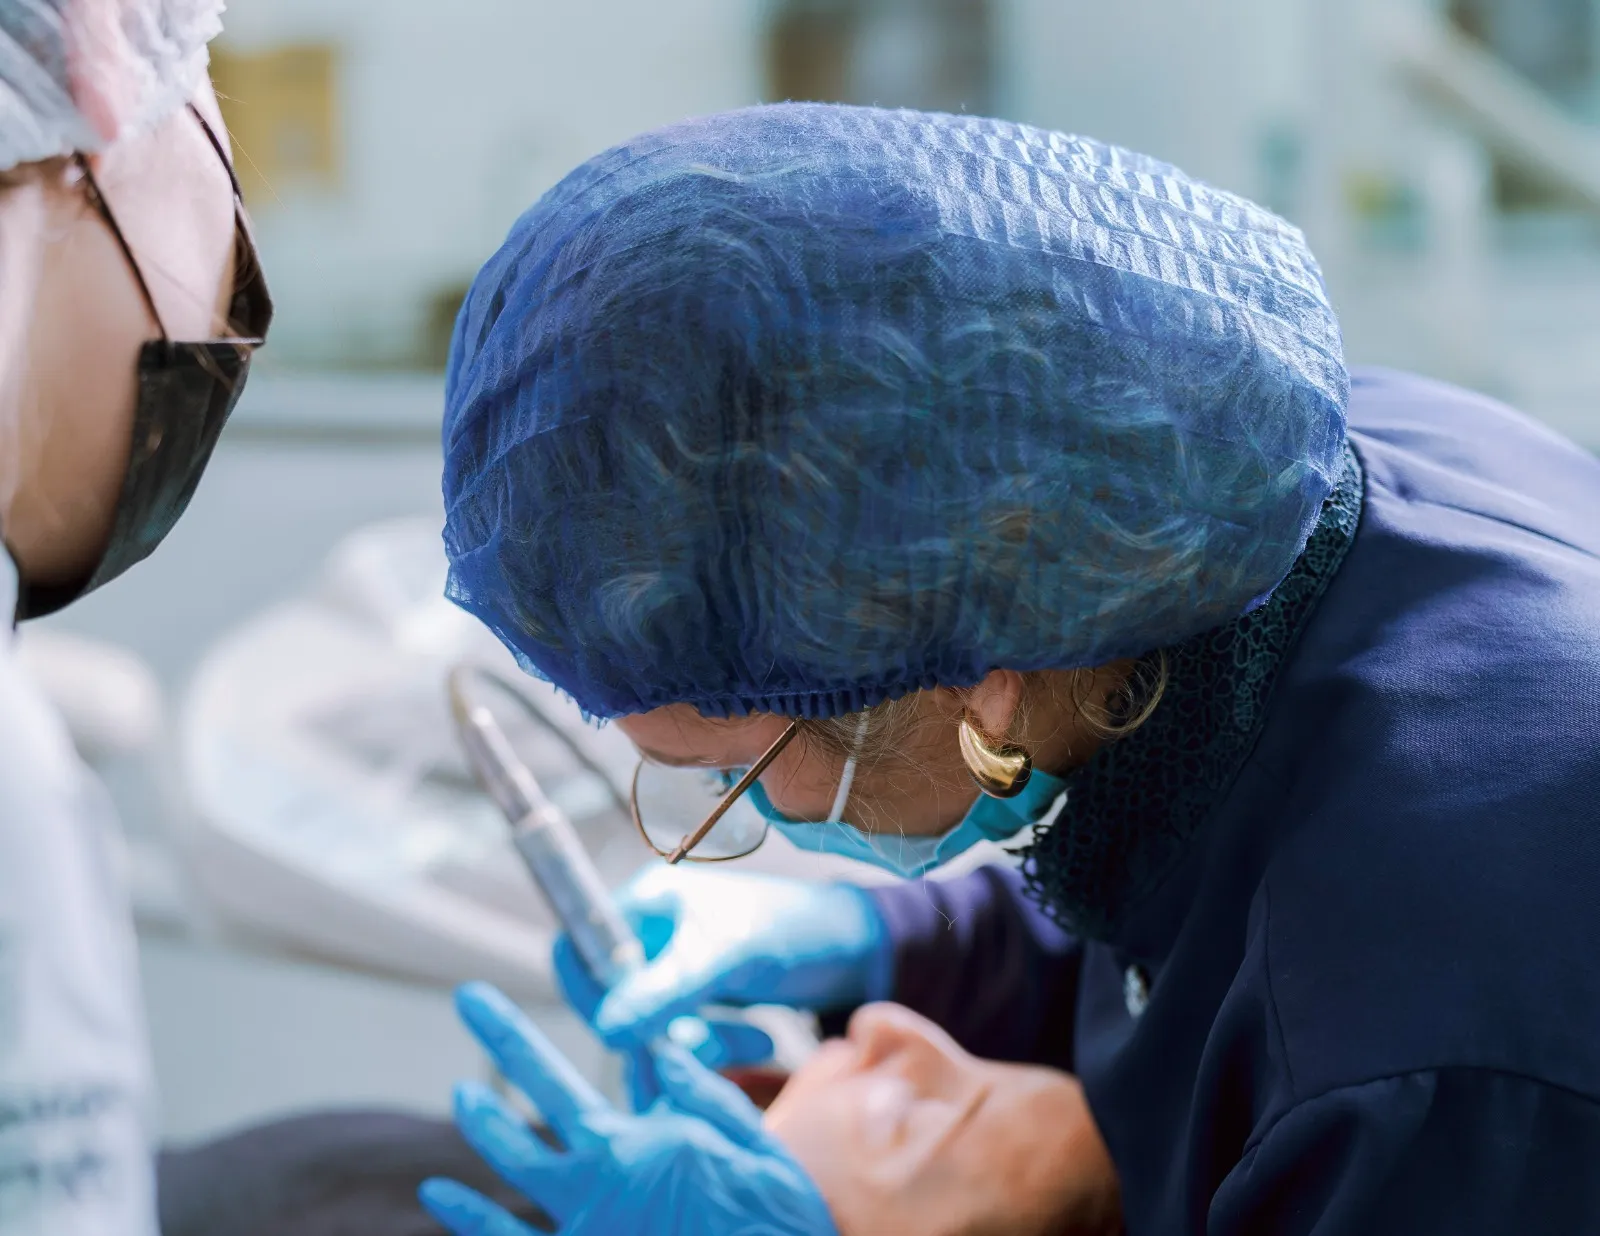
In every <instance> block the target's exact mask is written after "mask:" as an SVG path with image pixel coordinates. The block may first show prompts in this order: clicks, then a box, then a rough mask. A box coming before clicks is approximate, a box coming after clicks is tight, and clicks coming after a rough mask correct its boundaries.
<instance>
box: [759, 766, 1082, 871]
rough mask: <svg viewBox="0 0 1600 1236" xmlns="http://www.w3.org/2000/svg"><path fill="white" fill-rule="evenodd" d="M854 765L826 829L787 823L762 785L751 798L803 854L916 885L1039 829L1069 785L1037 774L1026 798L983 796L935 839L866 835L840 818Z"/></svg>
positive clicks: (1024, 790)
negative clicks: (838, 859) (856, 864)
mask: <svg viewBox="0 0 1600 1236" xmlns="http://www.w3.org/2000/svg"><path fill="white" fill-rule="evenodd" d="M854 764H855V761H854V760H851V761H850V763H849V764H847V765H846V766H845V776H844V778H843V780H842V781H841V784H840V787H839V788H840V794H839V797H838V799H836V800H835V802H834V809H833V812H832V813H831V814H832V818H831V819H830V820H829V821H828V822H827V823H825V824H816V823H803V822H801V821H799V820H791V819H789V817H788V816H786V815H784V814H783V813H782V812H780V811H779V810H778V809H777V808H776V807H774V806H773V805H772V800H771V799H769V798H768V797H767V794H766V791H765V790H763V789H762V788H761V783H760V782H759V781H757V782H756V783H755V784H754V785H752V786H751V787H750V789H749V790H748V791H747V792H748V794H749V797H750V801H751V803H752V804H753V805H754V806H755V808H756V810H757V811H759V812H761V814H762V815H764V816H766V817H767V819H768V821H770V822H771V824H772V826H773V827H774V828H776V829H777V830H778V831H779V832H780V833H782V834H783V835H784V836H785V837H787V838H788V839H789V840H790V841H792V842H793V843H794V844H795V845H797V846H799V847H800V848H801V849H802V850H811V851H813V852H815V853H819V854H842V855H843V856H844V857H846V858H854V859H859V860H860V861H861V862H864V863H871V864H872V865H873V866H874V867H882V868H883V869H884V870H885V871H892V872H894V873H895V874H896V875H901V876H905V877H906V878H907V879H915V878H916V877H917V876H921V875H926V874H927V873H928V872H929V871H932V870H933V869H934V868H935V867H938V866H940V865H942V864H944V863H948V862H949V861H950V860H951V859H952V858H954V857H955V856H956V855H958V854H961V853H963V852H964V851H966V850H970V849H971V848H972V847H973V846H975V845H977V844H978V842H980V841H1006V840H1009V839H1010V838H1012V837H1015V836H1016V835H1017V834H1018V833H1020V832H1021V831H1022V830H1023V829H1024V828H1027V827H1028V826H1029V825H1030V824H1037V823H1038V822H1039V821H1040V820H1042V819H1043V818H1044V817H1045V816H1047V815H1049V814H1050V809H1051V808H1052V807H1054V806H1055V804H1056V800H1057V799H1059V798H1060V797H1061V795H1062V794H1063V793H1065V792H1066V788H1067V783H1066V782H1065V781H1063V780H1062V779H1061V778H1060V777H1052V776H1051V775H1050V774H1049V773H1046V772H1040V771H1039V770H1038V769H1037V768H1036V769H1034V770H1033V775H1032V776H1030V777H1029V778H1028V783H1027V785H1025V786H1023V787H1022V792H1021V793H1019V794H1017V795H1016V796H1015V797H1014V798H990V797H989V796H988V795H987V794H980V795H979V796H978V801H977V802H975V803H973V804H972V806H971V807H970V808H968V810H967V814H966V815H964V816H963V817H962V818H961V823H959V824H957V825H956V826H955V827H954V828H952V829H951V830H950V831H949V832H947V833H940V834H937V835H935V836H931V837H907V836H905V835H903V834H901V833H864V832H862V831H861V830H860V829H857V828H852V827H851V826H850V825H848V824H846V823H844V822H843V821H842V820H841V819H840V818H839V817H840V815H841V814H842V812H843V809H844V800H845V799H846V798H847V797H848V795H849V786H850V782H851V780H852V779H853V773H854V772H855V769H854Z"/></svg>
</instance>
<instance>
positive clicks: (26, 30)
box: [0, 0, 223, 171]
mask: <svg viewBox="0 0 1600 1236" xmlns="http://www.w3.org/2000/svg"><path fill="white" fill-rule="evenodd" d="M222 8H223V0H0V171H5V170H7V169H9V168H12V167H16V166H18V165H19V164H23V163H33V162H36V161H38V160H40V159H50V158H55V157H57V156H59V155H69V154H73V153H74V152H83V153H86V154H87V153H92V152H94V151H97V150H101V149H103V148H105V147H106V146H109V145H111V144H112V143H113V142H115V141H116V140H117V139H119V138H121V137H126V136H130V135H132V134H136V133H139V132H143V131H145V130H147V129H149V128H151V127H153V126H154V125H156V124H157V123H159V122H160V121H161V120H163V119H164V118H165V117H166V116H168V115H169V114H171V113H172V112H173V111H176V110H177V109H178V108H180V107H182V106H183V105H184V104H185V103H186V102H188V101H189V99H190V98H192V97H193V95H194V92H195V90H196V89H197V88H198V87H199V85H200V79H201V76H202V74H204V72H205V69H206V63H207V54H206V44H207V43H209V42H210V41H211V40H212V39H213V38H215V37H216V35H217V33H218V32H219V31H220V30H221V29H222Z"/></svg>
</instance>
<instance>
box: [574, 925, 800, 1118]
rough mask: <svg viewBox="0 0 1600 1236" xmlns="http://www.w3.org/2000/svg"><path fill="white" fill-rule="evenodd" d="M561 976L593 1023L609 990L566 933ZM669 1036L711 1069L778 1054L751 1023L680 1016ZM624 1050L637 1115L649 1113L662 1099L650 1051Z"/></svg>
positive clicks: (580, 1012) (758, 1061)
mask: <svg viewBox="0 0 1600 1236" xmlns="http://www.w3.org/2000/svg"><path fill="white" fill-rule="evenodd" d="M555 972H556V980H557V982H558V983H560V985H561V991H562V994H563V995H564V996H565V997H566V1000H567V1003H568V1004H569V1005H570V1006H571V1007H572V1009H573V1011H575V1012H576V1013H577V1014H578V1016H580V1017H582V1018H583V1019H584V1020H585V1021H587V1022H590V1023H593V1021H594V1011H595V1009H596V1008H597V1007H598V1006H599V1004H600V1001H601V1000H603V999H604V998H605V994H606V989H605V988H604V987H602V986H601V985H600V983H599V981H598V980H597V979H596V978H595V977H594V975H592V974H590V973H589V968H588V967H587V966H585V965H584V964H583V958H581V957H579V956H578V950H577V949H575V948H573V947H572V941H571V940H570V939H569V938H568V937H567V936H565V935H562V936H558V937H557V939H556V945H555ZM667 1037H668V1038H670V1039H671V1040H672V1041H673V1042H674V1043H677V1044H678V1046H680V1047H682V1048H685V1049H686V1050H688V1051H692V1052H693V1053H694V1055H695V1059H697V1060H699V1061H700V1063H701V1064H703V1065H705V1066H706V1067H707V1068H708V1069H731V1068H737V1067H739V1066H740V1065H755V1064H765V1063H766V1062H767V1061H768V1060H770V1059H772V1053H773V1050H774V1049H773V1043H772V1038H771V1036H770V1035H768V1034H767V1032H766V1031H765V1030H763V1029H761V1027H760V1026H753V1025H750V1024H749V1023H747V1022H737V1021H727V1020H721V1019H717V1020H712V1019H703V1018H699V1017H688V1016H685V1017H678V1018H675V1019H674V1020H673V1021H672V1022H670V1023H669V1024H668V1027H667ZM620 1050H621V1054H622V1058H623V1064H624V1071H623V1080H624V1082H625V1084H626V1086H627V1090H628V1100H629V1102H630V1103H631V1104H632V1105H633V1110H634V1111H636V1112H642V1111H647V1110H649V1108H650V1105H651V1104H653V1103H654V1102H655V1101H656V1099H658V1098H659V1097H660V1096H661V1088H660V1086H659V1085H657V1083H656V1069H655V1062H654V1060H652V1059H651V1056H650V1049H649V1048H648V1047H644V1046H627V1045H624V1046H622V1047H621V1049H620Z"/></svg>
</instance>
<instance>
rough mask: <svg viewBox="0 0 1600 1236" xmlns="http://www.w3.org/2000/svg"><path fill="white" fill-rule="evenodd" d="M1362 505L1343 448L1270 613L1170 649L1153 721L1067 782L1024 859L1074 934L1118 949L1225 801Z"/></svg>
mask: <svg viewBox="0 0 1600 1236" xmlns="http://www.w3.org/2000/svg"><path fill="white" fill-rule="evenodd" d="M1361 496H1362V473H1361V465H1360V463H1359V462H1358V461H1357V460H1356V456H1355V452H1354V451H1353V450H1351V449H1350V447H1349V446H1348V445H1347V446H1346V447H1345V460H1344V470H1343V472H1342V473H1341V475H1340V478H1339V482H1338V484H1337V485H1336V486H1335V487H1334V491H1333V493H1332V494H1331V495H1330V496H1329V497H1328V499H1327V501H1326V502H1325V503H1324V504H1323V509H1322V517H1321V519H1320V521H1319V522H1318V524H1317V526H1316V528H1315V530H1314V531H1313V532H1312V534H1311V537H1310V539H1309V540H1308V541H1307V542H1306V547H1305V550H1304V552H1302V553H1301V555H1300V557H1299V558H1298V559H1297V560H1296V561H1295V564H1294V566H1293V567H1292V568H1291V569H1290V571H1289V574H1288V575H1287V576H1286V577H1285V578H1284V580H1283V582H1282V583H1281V584H1279V585H1278V587H1277V588H1276V589H1275V590H1274V592H1273V594H1272V596H1271V597H1270V598H1269V599H1268V600H1267V602H1266V604H1264V605H1262V606H1260V607H1259V608H1257V609H1255V610H1253V611H1251V612H1250V613H1248V614H1246V615H1245V616H1244V617H1243V618H1240V619H1238V620H1237V621H1236V622H1231V623H1229V624H1228V625H1226V626H1222V627H1217V628H1215V629H1214V630H1210V631H1206V632H1203V633H1201V634H1200V635H1197V636H1195V637H1194V638H1193V639H1190V640H1188V641H1187V642H1185V643H1182V644H1179V645H1178V646H1177V647H1175V648H1169V649H1167V650H1166V654H1165V655H1166V661H1167V670H1168V675H1169V677H1168V683H1167V689H1166V692H1165V694H1164V695H1163V696H1162V699H1161V703H1160V705H1159V706H1158V707H1157V708H1156V710H1155V712H1154V713H1153V714H1151V716H1150V718H1149V720H1147V721H1146V722H1145V723H1144V724H1143V725H1142V726H1140V727H1139V729H1137V730H1136V731H1134V733H1133V734H1131V735H1129V736H1128V737H1127V738H1124V739H1120V740H1118V741H1116V742H1111V743H1107V744H1106V745H1105V746H1104V747H1102V748H1101V749H1100V751H1099V753H1098V754H1096V756H1095V757H1094V759H1092V760H1090V761H1089V763H1087V764H1085V765H1084V766H1083V767H1082V768H1081V769H1079V770H1078V771H1077V772H1075V773H1074V774H1073V775H1072V776H1071V777H1070V778H1069V779H1068V781H1067V801H1066V803H1065V804H1064V805H1063V807H1062V809H1061V812H1060V814H1059V815H1058V816H1057V817H1056V820H1055V823H1054V824H1053V825H1052V826H1051V827H1050V828H1048V829H1046V830H1044V831H1043V832H1041V833H1039V834H1037V835H1036V836H1035V838H1034V840H1033V842H1032V843H1031V844H1030V845H1029V846H1028V847H1027V848H1026V849H1025V850H1023V851H1022V853H1023V857H1024V868H1023V870H1024V873H1025V875H1026V877H1027V881H1028V886H1029V889H1030V891H1031V893H1032V894H1033V896H1034V897H1035V898H1036V899H1037V900H1038V901H1039V902H1040V903H1041V904H1042V905H1043V906H1044V908H1045V909H1046V911H1047V912H1048V913H1049V914H1050V916H1051V917H1052V918H1054V919H1056V920H1057V921H1058V922H1059V923H1060V924H1061V925H1062V926H1063V927H1065V928H1066V929H1067V930H1069V931H1072V932H1075V933H1076V934H1078V935H1080V936H1084V937H1088V938H1091V939H1098V940H1113V939H1115V938H1116V936H1117V934H1118V929H1119V927H1120V926H1121V925H1122V924H1123V922H1124V921H1125V919H1126V918H1127V916H1128V915H1129V914H1130V912H1131V911H1133V910H1134V909H1135V908H1136V907H1137V906H1138V905H1139V904H1140V903H1141V902H1142V901H1143V900H1144V899H1145V898H1146V897H1148V896H1149V895H1150V894H1151V893H1152V892H1154V891H1155V890H1156V888H1157V887H1158V886H1159V885H1160V884H1161V883H1162V881H1163V880H1165V879H1166V878H1167V876H1168V875H1169V874H1170V873H1171V872H1172V870H1173V868H1174V867H1176V866H1177V865H1178V863H1179V861H1180V860H1181V859H1182V857H1183V856H1184V852H1185V850H1186V849H1187V848H1188V845H1189V841H1190V839H1191V838H1192V837H1194V835H1195V834H1196V833H1197V832H1198V831H1199V830H1200V828H1201V826H1202V825H1203V824H1204V823H1205V821H1206V819H1207V817H1208V816H1209V815H1210V814H1211V813H1212V811H1213V809H1214V808H1215V807H1216V805H1217V804H1218V803H1220V802H1221V801H1222V799H1223V797H1224V796H1225V795H1226V794H1227V792H1228V790H1229V788H1230V787H1231V786H1232V785H1233V783H1234V781H1235V779H1236V778H1237V777H1238V775H1239V772H1240V770H1241V769H1242V768H1243V767H1244V765H1245V762H1246V761H1247V760H1248V759H1249V757H1250V753H1251V751H1252V750H1254V748H1255V744H1256V739H1257V737H1258V735H1259V734H1260V732H1261V725H1262V720H1263V718H1264V717H1265V715H1266V711H1267V707H1266V706H1267V701H1268V699H1269V697H1270V696H1271V694H1272V688H1273V685H1274V683H1276V681H1277V679H1278V673H1279V670H1280V669H1281V667H1282V666H1283V663H1284V661H1285V660H1286V658H1287V657H1288V655H1289V653H1290V651H1291V649H1292V648H1293V647H1294V644H1295V641H1296V639H1297V638H1298V637H1299V634H1300V631H1301V630H1302V628H1303V627H1304V626H1305V623H1306V621H1307V620H1308V619H1309V618H1310V616H1311V615H1312V613H1313V612H1314V611H1315V610H1316V607H1317V602H1318V600H1320V599H1321V597H1322V594H1323V592H1324V590H1325V589H1326V588H1327V586H1328V583H1329V581H1331V580H1332V579H1333V577H1334V576H1335V575H1336V574H1337V573H1338V570H1339V566H1340V564H1341V563H1342V562H1343V561H1344V556H1345V553H1346V552H1347V551H1348V550H1349V548H1350V543H1351V541H1352V540H1353V539H1354V537H1355V531H1356V525H1357V523H1358V522H1359V521H1360V518H1361Z"/></svg>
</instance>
